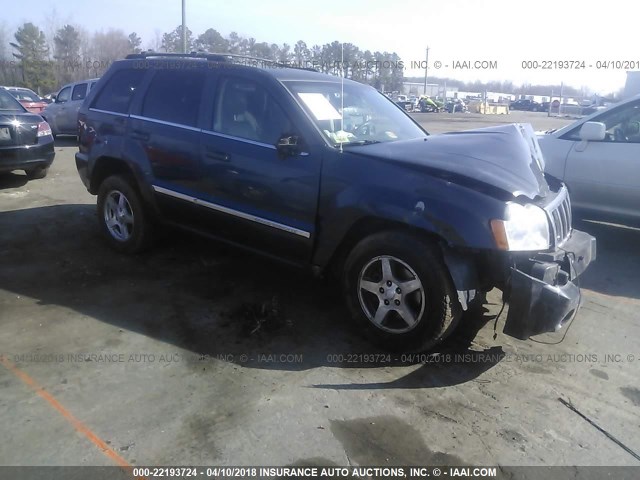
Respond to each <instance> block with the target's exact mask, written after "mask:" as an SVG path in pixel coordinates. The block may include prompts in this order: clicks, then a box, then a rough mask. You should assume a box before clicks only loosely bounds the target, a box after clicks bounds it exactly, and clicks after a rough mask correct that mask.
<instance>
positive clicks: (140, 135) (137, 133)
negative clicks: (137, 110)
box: [131, 130, 150, 142]
mask: <svg viewBox="0 0 640 480" xmlns="http://www.w3.org/2000/svg"><path fill="white" fill-rule="evenodd" d="M131 138H133V139H134V140H142V141H143V142H146V141H147V140H149V138H150V135H149V132H145V131H143V130H133V131H132V132H131Z"/></svg>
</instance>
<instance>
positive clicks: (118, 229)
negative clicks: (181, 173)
mask: <svg viewBox="0 0 640 480" xmlns="http://www.w3.org/2000/svg"><path fill="white" fill-rule="evenodd" d="M120 196H123V197H124V199H125V201H124V202H122V204H120V203H119V202H120V199H121V197H120ZM114 202H115V206H118V207H120V206H121V207H122V208H121V211H122V213H123V215H119V212H120V210H118V211H116V210H117V209H116V208H114ZM107 203H108V205H107ZM129 217H130V222H129V220H128V219H129ZM109 218H110V219H112V220H114V219H117V220H115V222H116V224H112V226H110V225H109V224H108V222H109ZM118 222H119V223H118ZM98 223H99V224H100V231H101V232H102V235H103V237H104V238H105V239H106V241H107V243H109V245H110V246H111V247H112V248H113V249H114V250H117V251H118V252H121V253H139V252H142V251H144V250H146V249H147V248H148V247H149V246H150V245H151V244H152V239H153V224H152V222H151V219H150V215H149V213H148V211H147V210H146V208H145V205H144V202H143V200H142V197H141V196H140V193H139V192H138V190H137V188H136V187H135V181H134V180H133V178H131V177H129V176H121V175H113V176H111V177H107V178H106V179H105V180H104V181H103V182H102V183H101V184H100V188H99V189H98ZM118 233H119V235H118Z"/></svg>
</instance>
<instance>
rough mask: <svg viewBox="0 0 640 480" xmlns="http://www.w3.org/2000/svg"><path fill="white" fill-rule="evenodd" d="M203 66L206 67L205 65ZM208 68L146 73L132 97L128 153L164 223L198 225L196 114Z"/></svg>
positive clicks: (198, 177) (198, 110) (159, 70)
mask: <svg viewBox="0 0 640 480" xmlns="http://www.w3.org/2000/svg"><path fill="white" fill-rule="evenodd" d="M203 67H204V65H203ZM206 74H207V72H206V68H185V69H180V68H157V69H155V70H154V69H150V71H149V74H148V76H147V77H146V79H145V81H144V83H143V85H142V87H141V89H140V90H141V94H140V95H138V96H136V98H135V100H134V105H133V106H132V110H131V115H130V121H129V138H128V145H129V146H128V147H127V151H128V152H131V155H132V156H133V157H141V158H144V161H143V162H142V165H145V167H144V169H145V170H148V169H150V170H151V172H145V173H146V175H148V178H149V182H150V183H151V188H152V189H153V191H154V192H155V198H156V201H157V205H158V208H159V209H160V211H161V215H162V217H163V218H164V219H166V220H168V221H170V222H174V223H179V224H181V225H186V226H190V225H193V224H195V223H197V222H198V212H197V209H198V207H197V206H196V205H195V204H194V202H193V201H192V200H193V199H194V198H197V197H198V195H199V193H198V191H199V186H200V166H199V141H200V128H199V126H198V124H199V121H200V120H199V115H200V114H199V112H200V106H201V104H202V90H203V88H204V84H205V77H206Z"/></svg>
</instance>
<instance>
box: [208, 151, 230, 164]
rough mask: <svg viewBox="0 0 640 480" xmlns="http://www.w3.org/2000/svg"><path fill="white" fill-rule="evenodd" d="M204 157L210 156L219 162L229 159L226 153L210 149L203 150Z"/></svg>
mask: <svg viewBox="0 0 640 480" xmlns="http://www.w3.org/2000/svg"><path fill="white" fill-rule="evenodd" d="M205 157H207V158H210V159H211V160H217V161H219V162H228V161H229V160H231V159H230V157H229V154H228V153H224V152H216V151H212V150H207V151H206V152H205Z"/></svg>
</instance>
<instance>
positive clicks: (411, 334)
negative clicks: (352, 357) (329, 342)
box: [343, 232, 462, 351]
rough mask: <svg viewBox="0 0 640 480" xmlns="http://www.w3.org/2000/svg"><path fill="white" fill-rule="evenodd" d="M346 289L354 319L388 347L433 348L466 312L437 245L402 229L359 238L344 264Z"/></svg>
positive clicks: (391, 348)
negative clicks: (362, 238)
mask: <svg viewBox="0 0 640 480" xmlns="http://www.w3.org/2000/svg"><path fill="white" fill-rule="evenodd" d="M343 287H344V294H345V296H346V300H347V304H348V306H349V309H350V310H351V313H352V315H353V317H354V319H355V320H356V321H357V322H358V323H359V324H360V325H361V326H362V327H364V330H365V332H366V334H367V335H368V336H369V337H370V338H371V339H372V340H374V341H375V342H376V343H378V344H379V345H381V346H382V347H383V348H386V349H389V350H396V351H398V350H401V351H424V350H428V349H430V348H433V347H434V346H436V345H437V344H438V343H440V342H442V341H443V340H444V339H445V338H446V337H447V336H448V335H449V334H450V333H451V332H452V331H453V330H454V329H455V327H456V325H457V323H458V321H459V319H460V316H461V312H462V310H461V308H460V305H459V303H458V301H457V298H456V296H455V289H454V288H453V285H452V281H451V278H450V276H449V273H448V271H447V269H446V267H445V265H444V263H443V261H442V259H441V258H440V255H439V254H438V252H437V250H436V247H435V246H434V245H432V244H430V243H428V242H426V241H423V240H421V239H419V238H418V237H415V236H413V235H408V234H404V233H399V232H385V233H379V234H375V235H372V236H371V237H368V238H366V239H364V240H363V241H362V242H360V243H359V244H358V245H357V246H356V247H355V248H354V249H353V250H352V252H351V253H350V254H349V256H348V258H347V261H346V263H345V269H344V277H343Z"/></svg>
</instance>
